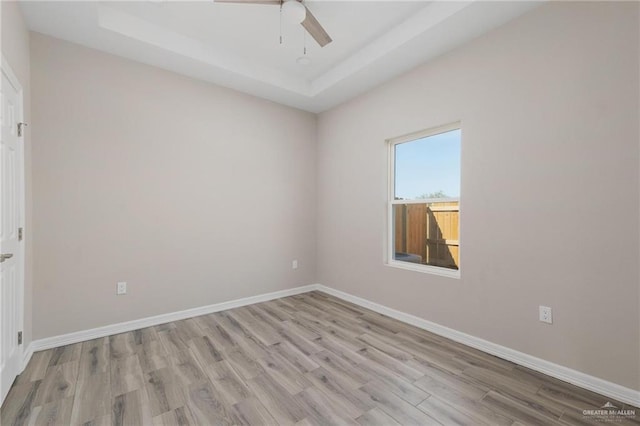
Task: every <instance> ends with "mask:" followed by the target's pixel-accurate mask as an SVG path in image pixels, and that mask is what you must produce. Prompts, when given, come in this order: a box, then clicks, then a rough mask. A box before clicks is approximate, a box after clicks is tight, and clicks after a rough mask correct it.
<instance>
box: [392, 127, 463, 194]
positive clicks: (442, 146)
mask: <svg viewBox="0 0 640 426" xmlns="http://www.w3.org/2000/svg"><path fill="white" fill-rule="evenodd" d="M460 133H461V132H460V130H452V131H450V132H446V133H441V134H439V135H434V136H429V137H426V138H422V139H418V140H415V141H411V142H405V143H402V144H398V145H396V152H395V159H396V167H395V170H396V176H395V183H396V192H395V196H396V198H403V199H415V198H417V197H419V196H420V195H422V194H428V193H432V192H438V191H444V193H445V194H446V195H447V196H449V197H459V196H460Z"/></svg>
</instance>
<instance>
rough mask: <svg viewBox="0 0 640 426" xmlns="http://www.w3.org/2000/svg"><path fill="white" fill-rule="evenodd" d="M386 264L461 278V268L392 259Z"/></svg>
mask: <svg viewBox="0 0 640 426" xmlns="http://www.w3.org/2000/svg"><path fill="white" fill-rule="evenodd" d="M385 266H390V267H392V268H398V269H406V270H407V271H415V272H422V273H423V274H432V275H439V276H441V277H447V278H455V279H458V280H459V279H460V270H459V269H458V270H455V269H448V268H441V267H439V266H429V265H417V264H415V263H409V262H398V261H395V260H392V261H390V262H387V263H386V264H385Z"/></svg>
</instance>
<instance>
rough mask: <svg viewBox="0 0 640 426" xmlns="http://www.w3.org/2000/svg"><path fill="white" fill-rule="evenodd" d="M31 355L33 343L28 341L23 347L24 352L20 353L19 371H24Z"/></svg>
mask: <svg viewBox="0 0 640 426" xmlns="http://www.w3.org/2000/svg"><path fill="white" fill-rule="evenodd" d="M32 355H33V344H32V343H29V344H28V345H27V347H26V348H24V352H23V354H22V368H21V369H20V371H24V369H25V367H26V366H27V364H29V361H31V356H32Z"/></svg>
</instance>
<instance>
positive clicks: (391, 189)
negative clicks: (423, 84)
mask: <svg viewBox="0 0 640 426" xmlns="http://www.w3.org/2000/svg"><path fill="white" fill-rule="evenodd" d="M452 130H460V131H462V123H461V122H460V121H457V122H455V123H450V124H445V125H443V126H438V127H432V128H430V129H427V130H422V131H420V132H414V133H410V134H407V135H404V136H399V137H397V138H392V139H387V148H388V150H389V154H388V159H389V164H388V170H389V175H388V189H387V194H388V195H387V241H386V244H387V247H386V250H385V251H386V265H387V266H391V267H394V268H400V269H407V270H410V271H417V272H423V273H427V274H433V275H440V276H443V277H449V278H457V279H460V276H461V270H462V234H461V233H460V230H461V229H462V215H461V216H460V219H459V222H458V227H459V228H460V229H459V230H458V232H459V233H460V238H459V246H458V269H449V268H444V267H442V266H433V265H418V264H415V263H410V262H402V261H398V260H395V259H394V258H393V257H394V252H395V236H394V220H393V206H394V205H396V204H428V203H433V202H436V201H443V199H422V200H396V199H395V147H396V145H399V144H401V143H405V142H411V141H415V140H418V139H423V138H426V137H429V136H435V135H439V134H441V133H446V132H450V131H452ZM460 145H461V149H462V137H461V141H460ZM461 201H462V193H461V194H460V200H459V201H458V203H459V205H460V203H461ZM460 211H461V212H462V210H460Z"/></svg>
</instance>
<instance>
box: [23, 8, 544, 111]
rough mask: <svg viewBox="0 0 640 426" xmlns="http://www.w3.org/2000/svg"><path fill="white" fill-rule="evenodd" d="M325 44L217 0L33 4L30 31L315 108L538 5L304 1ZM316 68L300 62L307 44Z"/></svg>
mask: <svg viewBox="0 0 640 426" xmlns="http://www.w3.org/2000/svg"><path fill="white" fill-rule="evenodd" d="M304 3H305V4H306V5H307V7H308V8H309V10H311V11H312V12H313V14H314V16H315V17H316V18H317V19H318V21H320V23H321V24H322V25H323V26H324V28H325V29H326V30H327V32H328V33H329V35H330V36H331V37H332V38H333V42H332V43H330V44H329V45H327V46H326V47H324V48H321V47H320V46H318V44H317V43H316V42H315V41H314V40H313V39H312V38H311V37H310V36H309V35H308V34H306V36H305V32H304V30H303V28H302V27H301V26H300V25H299V24H295V23H293V22H290V21H289V20H288V19H287V17H286V16H285V17H283V19H282V36H283V44H282V45H281V44H280V42H279V35H280V16H279V13H280V11H279V7H278V6H271V5H250V4H228V3H226V4H225V3H215V2H214V1H172V2H170V1H162V0H145V1H129V2H115V1H102V2H88V1H28V2H22V3H21V7H22V11H23V13H24V16H25V19H26V21H27V25H28V26H29V29H31V30H33V31H37V32H41V33H44V34H48V35H51V36H54V37H58V38H61V39H64V40H68V41H71V42H75V43H78V44H82V45H85V46H88V47H92V48H95V49H99V50H103V51H106V52H109V53H113V54H115V55H119V56H123V57H126V58H130V59H134V60H136V61H140V62H144V63H147V64H150V65H155V66H158V67H161V68H165V69H168V70H171V71H175V72H178V73H181V74H185V75H188V76H191V77H194V78H198V79H201V80H205V81H210V82H213V83H217V84H220V85H223V86H227V87H231V88H234V89H237V90H240V91H243V92H246V93H250V94H253V95H256V96H260V97H263V98H266V99H270V100H272V101H275V102H279V103H283V104H285V105H290V106H293V107H297V108H301V109H305V110H308V111H312V112H320V111H324V110H326V109H328V108H331V107H333V106H335V105H337V104H339V103H341V102H344V101H346V100H348V99H350V98H352V97H354V96H356V95H358V94H360V93H362V92H364V91H365V90H367V89H370V88H371V87H373V86H375V85H378V84H380V83H382V82H384V81H386V80H388V79H390V78H392V77H394V76H396V75H398V74H400V73H402V72H405V71H407V70H409V69H411V68H413V67H415V66H416V65H418V64H421V63H424V62H426V61H428V60H429V59H431V58H434V57H435V56H438V55H440V54H442V53H444V52H446V51H447V50H450V49H452V48H454V47H456V46H458V45H460V44H462V43H464V42H466V41H468V40H471V39H473V38H475V37H477V36H478V35H480V34H482V33H484V32H486V31H488V30H490V29H492V28H495V27H497V26H499V25H502V24H504V23H505V22H507V21H509V20H511V19H513V18H515V17H517V16H519V15H521V14H523V13H525V12H527V11H529V10H531V9H532V8H534V7H535V6H537V5H538V4H539V2H537V1H503V2H488V1H479V0H475V1H397V0H393V1H335V0H334V1H329V0H315V1H312V0H305V2H304ZM305 38H306V46H307V53H308V56H310V57H311V58H312V63H311V64H310V65H306V66H304V65H299V64H297V63H296V59H297V58H298V57H300V56H302V54H303V48H304V44H305Z"/></svg>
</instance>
